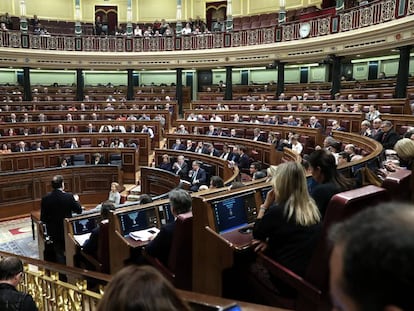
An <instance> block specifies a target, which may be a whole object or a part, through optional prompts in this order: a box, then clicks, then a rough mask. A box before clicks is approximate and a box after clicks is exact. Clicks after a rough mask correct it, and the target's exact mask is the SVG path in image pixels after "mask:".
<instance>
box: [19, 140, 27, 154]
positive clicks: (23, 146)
mask: <svg viewBox="0 0 414 311" xmlns="http://www.w3.org/2000/svg"><path fill="white" fill-rule="evenodd" d="M26 151H29V148H28V147H27V146H26V143H25V142H24V141H19V143H18V145H17V147H16V152H26Z"/></svg>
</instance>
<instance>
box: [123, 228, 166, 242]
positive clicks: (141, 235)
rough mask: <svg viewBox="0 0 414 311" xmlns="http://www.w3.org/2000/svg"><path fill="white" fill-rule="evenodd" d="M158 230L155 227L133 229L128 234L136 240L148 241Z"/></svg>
mask: <svg viewBox="0 0 414 311" xmlns="http://www.w3.org/2000/svg"><path fill="white" fill-rule="evenodd" d="M158 232H160V229H158V228H156V227H151V228H148V229H144V230H139V231H133V232H130V233H129V236H130V237H131V238H133V239H134V240H136V241H144V242H145V241H149V240H152V239H153V238H155V236H156V235H157V234H158Z"/></svg>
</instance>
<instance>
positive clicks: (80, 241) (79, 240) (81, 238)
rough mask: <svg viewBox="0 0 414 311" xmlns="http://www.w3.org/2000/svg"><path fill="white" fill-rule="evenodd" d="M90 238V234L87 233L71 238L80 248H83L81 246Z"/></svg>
mask: <svg viewBox="0 0 414 311" xmlns="http://www.w3.org/2000/svg"><path fill="white" fill-rule="evenodd" d="M90 236H91V233H90V232H88V233H85V234H76V235H74V236H73V238H74V239H75V241H76V242H77V243H78V244H79V245H80V246H83V244H85V242H86V240H87V239H89V237H90Z"/></svg>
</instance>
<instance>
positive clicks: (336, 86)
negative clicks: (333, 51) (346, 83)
mask: <svg viewBox="0 0 414 311" xmlns="http://www.w3.org/2000/svg"><path fill="white" fill-rule="evenodd" d="M330 57H331V59H332V65H331V77H332V87H331V98H332V99H334V98H335V94H336V93H339V92H340V91H341V57H338V56H335V55H330Z"/></svg>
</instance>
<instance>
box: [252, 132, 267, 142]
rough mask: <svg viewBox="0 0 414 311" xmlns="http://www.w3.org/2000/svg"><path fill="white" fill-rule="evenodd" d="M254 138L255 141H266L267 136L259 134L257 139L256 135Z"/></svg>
mask: <svg viewBox="0 0 414 311" xmlns="http://www.w3.org/2000/svg"><path fill="white" fill-rule="evenodd" d="M253 140H254V141H263V142H264V141H266V138H265V137H264V136H263V135H261V134H260V135H259V136H257V138H256V139H255V137H253Z"/></svg>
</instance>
